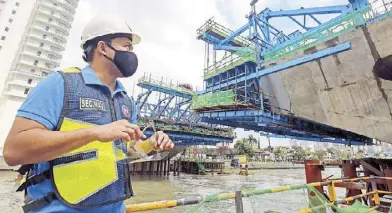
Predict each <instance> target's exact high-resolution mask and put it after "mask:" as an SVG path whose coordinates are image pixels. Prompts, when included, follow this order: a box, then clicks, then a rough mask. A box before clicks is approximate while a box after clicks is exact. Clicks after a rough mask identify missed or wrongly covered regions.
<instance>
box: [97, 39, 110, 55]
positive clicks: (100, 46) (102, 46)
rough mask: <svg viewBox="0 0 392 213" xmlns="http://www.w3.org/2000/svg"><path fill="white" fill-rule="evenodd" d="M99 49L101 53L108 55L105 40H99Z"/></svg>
mask: <svg viewBox="0 0 392 213" xmlns="http://www.w3.org/2000/svg"><path fill="white" fill-rule="evenodd" d="M97 51H98V52H99V53H101V54H102V55H106V56H108V52H107V47H106V45H105V42H103V41H99V42H98V44H97Z"/></svg>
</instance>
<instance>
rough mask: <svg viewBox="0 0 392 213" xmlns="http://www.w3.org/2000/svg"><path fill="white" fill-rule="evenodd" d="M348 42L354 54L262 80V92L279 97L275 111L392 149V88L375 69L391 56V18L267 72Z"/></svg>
mask: <svg viewBox="0 0 392 213" xmlns="http://www.w3.org/2000/svg"><path fill="white" fill-rule="evenodd" d="M346 42H349V43H350V44H351V49H350V50H347V51H343V52H340V53H337V54H334V55H331V56H328V57H325V58H321V59H318V60H316V61H312V62H308V63H305V64H302V65H299V66H295V67H292V68H289V69H285V70H282V71H279V72H276V73H273V74H269V75H267V76H264V77H262V84H261V85H262V87H263V88H262V89H263V90H264V93H266V94H270V95H271V96H273V97H275V98H272V99H271V100H270V101H271V105H274V106H278V107H279V108H282V109H287V110H288V111H290V112H293V113H294V114H295V115H296V116H299V117H303V118H307V119H311V120H314V121H316V122H320V123H323V124H327V125H331V126H334V127H337V128H342V129H346V130H349V131H353V132H356V133H358V134H361V135H366V136H368V137H372V138H376V139H378V140H380V141H384V142H390V143H392V111H391V108H392V82H391V81H386V80H383V79H381V78H379V77H378V76H377V74H376V71H377V70H376V69H374V65H375V63H376V61H378V60H379V59H383V58H386V57H388V56H390V55H392V17H389V18H387V19H384V20H381V21H379V22H375V23H373V24H371V25H369V26H365V27H361V28H357V29H356V30H354V31H351V32H348V33H346V34H343V35H341V36H339V37H337V38H334V39H332V40H329V41H326V42H324V43H322V44H320V45H318V46H316V47H313V48H310V49H307V50H305V51H301V52H297V53H295V54H294V55H291V56H288V57H285V58H281V59H278V60H275V61H269V62H268V64H265V66H266V67H270V66H275V65H276V64H281V63H285V62H287V61H290V60H293V59H295V58H298V57H301V56H304V55H308V54H311V53H314V52H317V51H320V50H323V49H326V48H328V47H332V46H336V45H338V44H342V43H346ZM274 110H275V111H279V112H280V113H282V114H284V113H286V111H285V110H281V109H278V108H276V109H274Z"/></svg>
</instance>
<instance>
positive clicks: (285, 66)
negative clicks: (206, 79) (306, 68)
mask: <svg viewBox="0 0 392 213" xmlns="http://www.w3.org/2000/svg"><path fill="white" fill-rule="evenodd" d="M349 49H351V44H350V42H346V43H343V44H339V45H336V46H334V47H329V48H326V49H324V50H320V51H318V52H316V53H313V54H310V55H306V56H302V57H300V58H296V59H294V60H291V61H288V62H286V63H283V64H279V65H276V66H273V67H270V68H267V69H264V70H261V71H259V72H256V73H252V74H249V75H247V76H243V77H241V78H238V79H235V80H231V81H229V82H226V83H221V84H220V85H217V86H213V87H210V88H207V89H205V90H203V91H200V92H198V94H206V93H209V92H212V91H216V90H219V89H220V88H224V87H228V86H231V85H235V84H239V83H242V82H245V81H247V80H251V79H254V78H257V79H258V78H260V77H262V76H265V75H269V74H271V73H274V72H278V71H281V70H284V69H288V68H291V67H294V66H298V65H301V64H305V63H308V62H311V61H314V60H317V59H320V58H325V57H328V56H330V55H333V54H337V53H340V52H344V51H347V50H349Z"/></svg>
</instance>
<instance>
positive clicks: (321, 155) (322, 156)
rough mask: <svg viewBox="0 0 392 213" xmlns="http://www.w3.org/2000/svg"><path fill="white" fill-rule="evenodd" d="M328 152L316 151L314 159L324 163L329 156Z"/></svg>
mask: <svg viewBox="0 0 392 213" xmlns="http://www.w3.org/2000/svg"><path fill="white" fill-rule="evenodd" d="M327 154H328V152H327V151H325V150H316V151H315V152H314V153H313V158H314V159H316V160H320V161H323V160H324V159H325V157H326V156H327Z"/></svg>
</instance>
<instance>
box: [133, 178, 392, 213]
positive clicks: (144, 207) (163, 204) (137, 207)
mask: <svg viewBox="0 0 392 213" xmlns="http://www.w3.org/2000/svg"><path fill="white" fill-rule="evenodd" d="M174 171H175V170H174ZM374 178H376V179H377V177H374ZM368 179H369V177H363V178H352V179H342V180H333V181H334V183H337V182H357V181H360V180H368ZM380 179H384V178H380ZM331 183H332V181H326V182H316V183H310V184H299V185H289V186H281V187H275V188H269V189H258V190H248V191H243V192H241V193H242V197H251V196H256V195H263V194H269V193H277V192H283V191H290V190H298V189H304V188H307V187H308V186H313V187H318V186H328V185H330V184H331ZM378 193H380V194H390V193H392V192H385V191H372V192H369V193H366V194H361V195H357V196H353V197H348V198H345V199H344V200H339V201H336V202H331V203H327V204H324V205H321V206H316V207H314V208H306V209H302V210H300V211H299V212H301V213H310V212H312V210H315V209H319V208H325V207H328V206H332V205H334V204H341V203H346V202H348V201H352V200H355V199H358V198H361V197H364V196H368V195H371V194H378ZM235 198H236V193H235V192H233V193H223V194H212V195H206V196H204V197H190V198H183V199H179V200H164V201H156V202H150V203H141V204H131V205H127V207H126V210H127V211H126V212H127V213H131V212H140V211H148V210H154V209H163V208H171V207H176V206H186V205H194V204H198V203H200V202H202V201H203V202H205V203H208V202H213V201H218V200H229V199H235Z"/></svg>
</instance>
